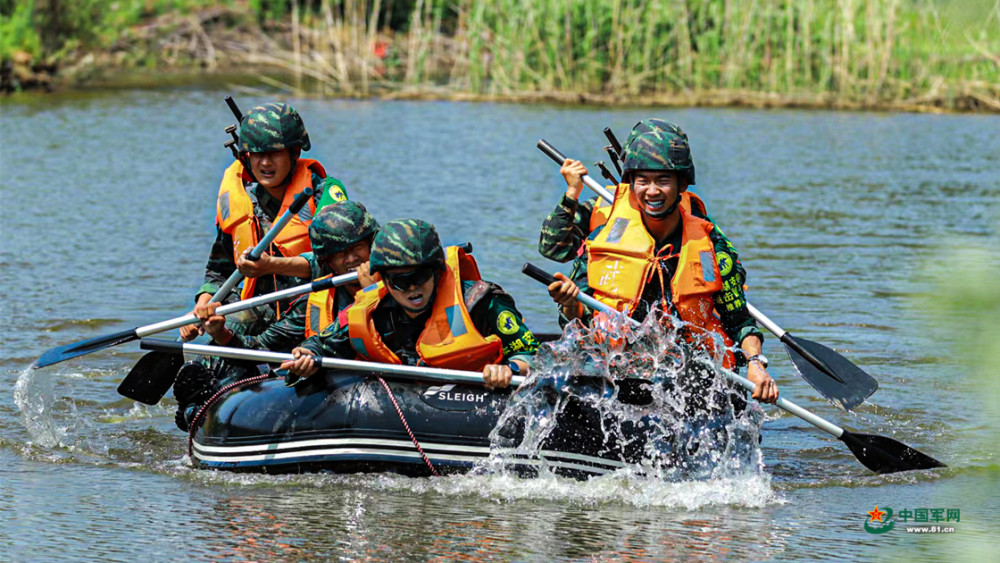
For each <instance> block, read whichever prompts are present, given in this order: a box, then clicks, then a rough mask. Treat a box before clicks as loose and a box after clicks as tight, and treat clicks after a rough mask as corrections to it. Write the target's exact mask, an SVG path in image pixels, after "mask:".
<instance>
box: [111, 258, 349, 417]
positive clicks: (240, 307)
mask: <svg viewBox="0 0 1000 563" xmlns="http://www.w3.org/2000/svg"><path fill="white" fill-rule="evenodd" d="M357 279H358V274H357V272H348V273H346V274H343V275H340V276H335V277H332V278H325V279H321V280H316V281H314V282H312V283H306V284H302V285H297V286H295V287H290V288H288V289H283V290H281V291H274V292H272V293H268V294H266V295H261V296H259V297H254V298H252V299H247V300H245V301H237V302H236V303H231V304H229V305H223V306H222V307H219V308H218V309H216V310H215V313H216V314H217V315H222V316H226V315H230V314H232V313H237V312H239V311H245V310H247V309H253V308H254V307H258V306H260V305H266V304H268V303H273V302H275V301H281V300H283V299H289V298H292V297H296V296H299V295H302V294H303V293H315V292H317V291H323V290H326V289H330V288H332V287H336V286H340V285H345V284H348V283H351V282H353V281H357ZM195 322H198V318H197V317H195V316H194V315H193V314H188V315H185V316H183V317H177V318H176V319H172V320H170V321H164V322H163V323H160V324H173V325H176V326H172V327H169V328H177V327H181V326H185V325H189V324H192V323H195ZM169 328H167V329H164V330H169ZM149 334H152V333H149ZM183 363H184V360H183V357H182V356H181V355H180V354H177V353H175V352H170V353H168V352H162V351H155V352H150V353H149V354H146V355H145V356H143V357H142V358H140V359H139V361H138V362H137V363H136V364H135V366H133V367H132V370H131V371H129V372H128V375H126V376H125V379H123V380H122V382H121V384H120V385H119V386H118V394H120V395H122V396H124V397H128V398H129V399H132V400H135V401H139V402H140V403H143V404H147V405H155V404H156V403H159V402H160V399H162V398H163V395H165V394H166V392H167V391H168V390H169V389H170V386H171V385H173V383H174V376H176V375H177V370H178V369H179V368H180V367H181V364H183Z"/></svg>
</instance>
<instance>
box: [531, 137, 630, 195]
mask: <svg viewBox="0 0 1000 563" xmlns="http://www.w3.org/2000/svg"><path fill="white" fill-rule="evenodd" d="M538 149H539V150H541V151H542V152H543V153H545V154H547V155H548V156H549V158H551V159H552V160H554V161H555V162H556V163H557V164H559V165H560V166H562V163H563V162H564V161H565V160H566V155H564V154H563V153H561V152H559V150H558V149H556V148H555V147H553V146H552V145H550V144H549V142H548V141H546V140H545V139H539V140H538ZM580 179H582V180H583V183H584V184H586V185H587V187H588V188H590V189H591V190H593V191H594V193H596V194H597V195H599V196H601V197H602V198H604V199H605V200H607V201H608V202H612V201H614V200H615V195H614V194H613V193H611V192H609V191H608V190H607V188H605V187H604V186H602V185H601V183H600V182H598V181H597V180H595V179H593V178H591V177H590V176H589V175H587V174H584V175H583V176H581V177H580Z"/></svg>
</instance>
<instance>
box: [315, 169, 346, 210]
mask: <svg viewBox="0 0 1000 563" xmlns="http://www.w3.org/2000/svg"><path fill="white" fill-rule="evenodd" d="M313 189H315V190H316V211H319V210H320V209H322V208H323V207H325V206H327V205H329V204H331V203H336V202H338V201H347V199H348V198H347V188H346V187H344V183H343V182H341V181H340V180H338V179H336V178H334V177H333V176H327V177H326V178H320V177H319V176H316V175H315V174H313Z"/></svg>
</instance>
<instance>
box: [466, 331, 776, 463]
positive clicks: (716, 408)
mask: <svg viewBox="0 0 1000 563" xmlns="http://www.w3.org/2000/svg"><path fill="white" fill-rule="evenodd" d="M691 332H692V331H691V329H687V328H686V327H684V324H683V323H682V322H681V321H679V320H678V319H675V318H672V317H669V316H663V317H660V316H659V315H650V316H649V317H648V318H647V319H646V321H645V322H644V323H642V325H641V326H638V327H634V326H631V325H629V324H628V323H627V322H626V321H625V320H624V319H623V318H615V319H610V320H608V321H607V322H604V323H597V324H596V326H595V327H594V328H592V329H591V328H587V327H584V326H583V325H581V324H580V323H578V322H577V323H573V324H571V325H570V326H569V327H567V330H566V332H565V334H564V336H563V338H562V339H560V340H558V341H556V342H553V343H547V344H545V345H543V347H542V349H541V350H540V351H539V353H538V355H537V356H536V358H535V360H534V362H533V369H532V371H531V376H530V377H529V379H528V380H527V381H526V382H525V383H524V384H522V385H521V386H520V388H519V389H518V391H517V392H516V393H515V394H514V395H513V396H512V398H511V402H510V404H509V405H508V406H507V408H506V409H505V411H504V414H503V416H502V417H501V419H500V421H499V422H498V424H497V426H496V429H494V431H493V432H492V434H491V436H490V438H491V443H492V444H493V446H494V455H493V456H491V459H490V460H489V461H488V462H487V463H485V464H484V465H483V466H482V467H481V468H480V470H481V471H482V472H490V473H503V472H505V471H507V470H508V469H507V468H508V467H510V465H511V463H512V462H513V461H515V458H516V457H524V456H528V457H531V458H536V457H541V458H542V459H543V462H544V455H543V451H544V450H546V449H551V444H552V443H553V440H558V439H559V438H558V437H557V435H556V434H553V431H554V429H556V428H557V427H558V428H560V429H561V430H562V429H565V426H566V421H567V420H570V419H574V418H575V419H577V420H583V421H584V424H585V425H588V426H598V427H599V432H600V433H599V434H597V435H596V436H591V435H589V434H586V433H578V434H576V435H574V436H571V437H570V440H580V441H589V442H590V443H591V444H590V447H591V448H592V449H596V450H599V451H600V452H601V456H602V457H605V458H611V459H613V460H615V461H619V462H622V463H623V464H624V469H621V470H619V471H618V473H620V474H621V473H626V474H629V475H634V476H643V477H649V478H651V479H653V480H656V481H660V480H664V479H665V480H669V481H690V480H693V479H727V478H732V477H742V476H745V475H759V474H762V472H763V464H762V460H761V455H760V448H759V445H758V444H759V435H760V426H761V423H762V420H763V411H761V410H760V407H759V406H758V405H757V404H756V403H751V404H750V405H747V404H746V401H745V400H744V398H743V397H744V396H743V394H742V392H741V391H739V392H737V391H734V390H732V389H731V388H730V387H729V386H728V385H727V384H726V380H725V378H724V377H723V376H722V375H721V373H720V372H719V370H720V369H721V361H722V358H723V357H724V354H725V352H726V350H725V348H723V347H722V345H721V342H718V341H716V340H714V339H710V338H706V337H704V336H698V337H697V338H699V339H700V340H703V341H704V342H705V345H704V346H695V345H692V344H691V341H692V338H694V337H692V336H691ZM609 335H614V336H612V337H609ZM580 412H586V413H592V414H591V415H586V414H585V415H582V416H581V415H580V414H577V413H580ZM522 428H523V431H521V429H522ZM563 442H564V444H563V445H564V446H565V445H566V444H565V439H564V440H563ZM570 446H571V447H573V444H570ZM556 449H560V450H562V451H565V448H556Z"/></svg>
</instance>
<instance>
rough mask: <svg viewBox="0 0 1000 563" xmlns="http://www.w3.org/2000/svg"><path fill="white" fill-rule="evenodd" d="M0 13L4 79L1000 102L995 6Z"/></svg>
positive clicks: (42, 6)
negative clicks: (177, 77) (234, 76)
mask: <svg viewBox="0 0 1000 563" xmlns="http://www.w3.org/2000/svg"><path fill="white" fill-rule="evenodd" d="M0 14H2V18H3V19H2V21H0V55H2V57H3V60H4V68H5V75H6V78H5V80H6V84H7V87H8V88H11V87H18V86H20V87H24V85H25V81H24V80H23V78H24V77H25V76H29V75H30V73H28V72H25V71H24V69H25V68H26V67H27V68H29V70H32V69H41V70H42V71H43V72H44V71H45V69H47V68H52V69H57V70H58V75H60V76H62V77H63V78H64V79H65V80H66V81H74V82H77V83H80V82H83V83H86V81H88V80H92V79H93V78H94V77H95V76H97V75H98V74H99V72H100V71H101V70H102V69H108V68H123V67H125V68H153V69H176V68H192V67H194V68H202V69H205V70H206V71H209V72H212V71H216V70H218V69H220V68H226V69H229V70H232V68H234V66H237V67H238V68H246V69H253V70H252V71H250V72H259V73H260V74H261V75H262V78H261V80H263V81H264V82H267V83H269V84H271V85H277V86H280V87H282V88H286V89H289V90H295V91H298V92H299V93H303V94H305V93H316V94H320V95H348V96H369V95H382V96H395V97H423V96H433V97H465V98H490V99H519V100H561V101H567V102H598V103H648V104H684V105H758V106H808V107H817V106H819V107H848V108H860V107H868V108H900V109H917V110H920V109H946V110H947V109H952V110H985V111H1000V0H971V1H963V2H959V1H957V0H955V1H948V0H866V1H862V0H800V1H799V0H796V1H791V0H670V1H667V0H663V1H656V0H490V1H488V2H483V1H478V0H228V1H222V2H206V1H203V0H74V1H69V0H0ZM17 69H21V70H20V71H19V72H20V75H18V74H17V72H15V71H16V70H17ZM276 76H282V77H284V78H281V79H275V77H276Z"/></svg>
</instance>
